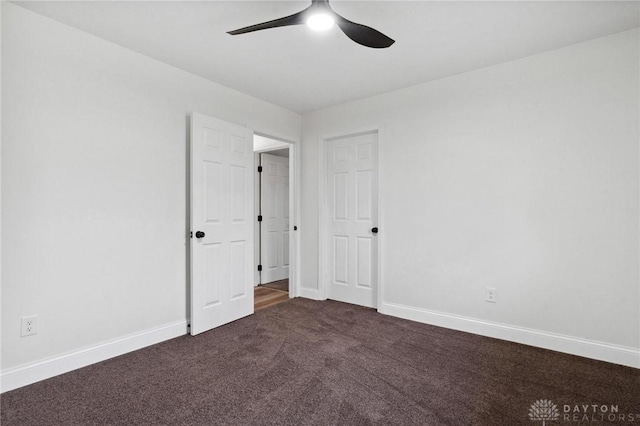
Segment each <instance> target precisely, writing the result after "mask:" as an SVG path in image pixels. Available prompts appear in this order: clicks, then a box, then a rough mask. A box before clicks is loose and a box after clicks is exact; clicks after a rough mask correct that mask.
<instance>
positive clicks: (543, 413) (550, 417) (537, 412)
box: [529, 399, 560, 426]
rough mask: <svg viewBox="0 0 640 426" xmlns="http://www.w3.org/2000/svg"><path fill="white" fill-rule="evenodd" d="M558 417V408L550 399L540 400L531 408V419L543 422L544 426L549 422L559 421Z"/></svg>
mask: <svg viewBox="0 0 640 426" xmlns="http://www.w3.org/2000/svg"><path fill="white" fill-rule="evenodd" d="M558 417H560V412H559V411H558V406H557V405H556V404H554V403H553V402H552V401H551V400H549V399H539V400H537V401H536V402H534V403H533V404H531V408H529V418H530V419H531V420H533V421H540V420H542V426H545V425H546V422H547V421H554V420H557V419H558Z"/></svg>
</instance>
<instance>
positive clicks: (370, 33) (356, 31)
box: [336, 13, 396, 49]
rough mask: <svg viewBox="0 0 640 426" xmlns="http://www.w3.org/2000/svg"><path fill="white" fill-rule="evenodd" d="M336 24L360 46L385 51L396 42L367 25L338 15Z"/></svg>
mask: <svg viewBox="0 0 640 426" xmlns="http://www.w3.org/2000/svg"><path fill="white" fill-rule="evenodd" d="M336 17H337V20H336V24H338V26H339V27H340V29H341V30H342V32H343V33H345V34H346V35H347V37H349V38H350V39H351V40H353V41H355V42H356V43H358V44H361V45H363V46H367V47H373V48H374V49H383V48H385V47H389V46H391V45H392V44H393V43H395V42H396V41H395V40H393V39H392V38H389V37H387V36H386V35H384V34H382V33H381V32H380V31H378V30H374V29H373V28H371V27H367V26H366V25H362V24H356V23H355V22H351V21H349V20H348V19H345V18H343V17H342V16H340V15H338V14H337V13H336Z"/></svg>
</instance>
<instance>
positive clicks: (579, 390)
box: [1, 299, 640, 426]
mask: <svg viewBox="0 0 640 426" xmlns="http://www.w3.org/2000/svg"><path fill="white" fill-rule="evenodd" d="M539 400H551V401H553V403H554V404H556V405H557V407H558V409H559V415H560V418H558V419H557V420H555V421H550V420H549V419H548V420H547V421H546V425H548V426H551V425H557V424H564V425H568V424H598V425H601V424H616V425H620V424H625V425H626V424H640V370H636V369H632V368H628V367H622V366H617V365H613V364H608V363H604V362H599V361H594V360H589V359H586V358H580V357H575V356H571V355H565V354H560V353H557V352H552V351H546V350H543V349H537V348H533V347H528V346H524V345H519V344H515V343H508V342H504V341H500V340H495V339H490V338H485V337H480V336H476V335H473V334H467V333H462V332H456V331H452V330H447V329H443V328H438V327H433V326H428V325H424V324H419V323H415V322H411V321H405V320H401V319H397V318H392V317H388V316H383V315H380V314H378V313H376V312H375V311H374V310H371V309H366V308H361V307H357V306H353V305H348V304H344V303H338V302H332V301H326V302H316V301H311V300H305V299H294V300H292V301H290V302H287V303H282V304H279V305H276V306H273V307H271V308H268V309H264V310H261V311H259V312H257V313H256V314H255V315H252V316H250V317H247V318H245V319H242V320H239V321H236V322H234V323H231V324H228V325H226V326H223V327H220V328H218V329H215V330H212V331H210V332H207V333H203V334H202V335H199V336H197V337H190V336H184V337H180V338H177V339H173V340H170V341H167V342H164V343H161V344H158V345H155V346H151V347H149V348H146V349H143V350H140V351H136V352H133V353H130V354H127V355H123V356H120V357H118V358H114V359H111V360H108V361H105V362H102V363H99V364H95V365H92V366H89V367H86V368H83V369H80V370H76V371H74V372H71V373H68V374H64V375H61V376H58V377H55V378H52V379H49V380H46V381H43V382H40V383H36V384H34V385H31V386H27V387H25V388H21V389H17V390H15V391H11V392H7V393H5V394H3V395H2V401H1V407H2V414H1V420H2V426H10V425H252V424H260V425H367V424H372V425H373V424H376V425H377V424H389V425H457V426H458V425H530V426H535V425H542V424H543V422H542V420H543V419H542V418H539V419H538V420H537V421H532V419H530V418H529V417H528V414H529V408H530V407H531V405H532V404H533V403H534V402H536V401H539ZM564 404H568V405H570V406H571V407H573V406H574V405H576V404H598V405H601V404H608V405H617V406H618V410H619V414H618V415H620V414H622V413H625V415H626V414H633V415H635V414H637V415H638V420H637V421H634V422H621V421H619V420H617V419H614V420H615V421H614V420H610V419H609V420H608V419H607V418H606V417H605V419H604V420H605V421H597V422H595V421H586V422H585V421H582V422H574V421H572V420H571V421H568V420H566V419H563V415H564V413H563V411H564V409H563V407H564ZM538 415H539V416H544V415H549V414H548V413H547V414H544V412H542V413H541V412H538Z"/></svg>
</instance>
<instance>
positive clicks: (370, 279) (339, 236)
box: [325, 132, 378, 307]
mask: <svg viewBox="0 0 640 426" xmlns="http://www.w3.org/2000/svg"><path fill="white" fill-rule="evenodd" d="M377 155H378V134H377V132H374V133H366V134H359V135H354V136H348V137H344V138H338V139H332V140H329V141H327V163H326V164H327V207H328V209H327V211H328V217H327V222H326V223H327V228H328V235H327V239H326V242H325V243H326V253H327V259H326V260H327V270H326V275H325V277H326V278H327V280H328V282H327V284H328V294H327V296H328V298H329V299H333V300H338V301H342V302H347V303H353V304H357V305H362V306H368V307H376V306H377V284H378V283H377V277H378V275H377V258H378V244H377V237H376V234H375V233H374V232H373V228H375V227H377V220H378V211H377V206H378V199H377V197H378V187H377V182H378V179H377V169H376V167H377Z"/></svg>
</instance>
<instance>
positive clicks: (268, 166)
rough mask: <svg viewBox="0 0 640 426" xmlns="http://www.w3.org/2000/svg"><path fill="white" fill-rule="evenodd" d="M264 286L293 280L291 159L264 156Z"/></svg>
mask: <svg viewBox="0 0 640 426" xmlns="http://www.w3.org/2000/svg"><path fill="white" fill-rule="evenodd" d="M261 165H262V173H260V179H261V184H260V190H261V196H260V199H261V204H262V206H261V212H262V223H261V227H260V230H261V231H260V234H261V235H260V245H261V264H262V272H261V278H260V282H261V284H266V283H270V282H273V281H278V280H283V279H285V278H289V158H285V157H278V156H275V155H270V154H261Z"/></svg>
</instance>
